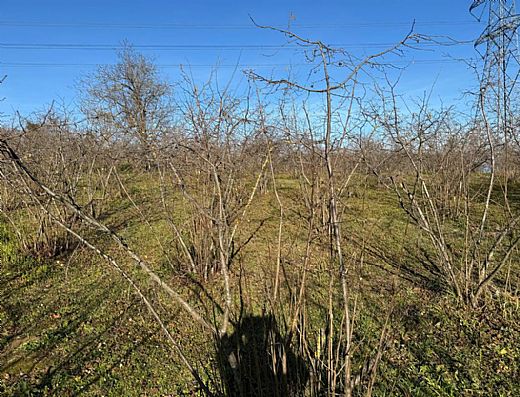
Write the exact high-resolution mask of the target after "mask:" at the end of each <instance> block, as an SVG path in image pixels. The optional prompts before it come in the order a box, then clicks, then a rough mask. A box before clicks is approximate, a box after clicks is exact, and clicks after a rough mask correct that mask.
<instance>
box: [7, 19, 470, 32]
mask: <svg viewBox="0 0 520 397" xmlns="http://www.w3.org/2000/svg"><path fill="white" fill-rule="evenodd" d="M470 24H472V25H474V24H475V21H474V20H461V21H446V20H444V21H442V20H439V21H424V22H421V21H416V22H415V25H416V26H450V25H452V26H460V25H470ZM411 25H412V21H402V22H355V23H339V24H291V27H292V28H294V29H343V28H365V27H366V28H386V27H408V26H411ZM0 26H4V27H40V28H89V29H160V30H163V29H166V30H168V29H174V30H179V29H181V30H219V29H221V30H234V29H237V30H241V29H258V28H257V27H256V26H254V25H252V24H247V25H246V24H236V25H231V24H222V25H209V24H208V25H205V24H188V23H186V24H183V23H179V24H156V23H144V24H130V23H108V22H107V23H102V22H44V21H0ZM272 26H273V27H277V28H286V27H287V26H284V25H272Z"/></svg>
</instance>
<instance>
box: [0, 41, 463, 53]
mask: <svg viewBox="0 0 520 397" xmlns="http://www.w3.org/2000/svg"><path fill="white" fill-rule="evenodd" d="M470 44H472V42H471V41H461V42H452V41H449V42H423V43H418V44H414V46H426V47H431V46H442V45H446V46H454V45H470ZM393 45H395V42H394V43H390V42H388V43H381V42H372V43H336V44H330V46H331V47H336V48H367V47H371V48H374V47H391V46H393ZM0 48H2V49H4V50H83V51H85V50H86V51H106V50H109V51H114V50H118V49H121V48H124V46H123V45H121V44H94V43H0ZM132 48H135V49H140V50H159V51H176V50H183V51H186V50H292V49H299V50H301V49H304V48H305V47H302V46H300V45H295V44H135V45H132Z"/></svg>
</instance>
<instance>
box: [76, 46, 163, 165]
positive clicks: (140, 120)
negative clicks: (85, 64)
mask: <svg viewBox="0 0 520 397" xmlns="http://www.w3.org/2000/svg"><path fill="white" fill-rule="evenodd" d="M79 90H80V93H81V109H82V111H83V112H84V113H85V115H86V116H87V119H88V120H89V121H90V122H91V123H92V125H93V126H94V127H98V131H99V133H100V134H101V135H102V136H103V137H104V138H105V139H106V140H108V141H112V142H113V141H123V142H124V143H126V144H127V145H130V147H133V146H134V145H135V146H137V147H138V154H139V156H140V157H141V158H142V159H143V160H144V161H145V164H146V166H147V168H149V167H150V166H151V165H152V163H153V156H154V154H153V153H154V145H155V144H156V143H157V140H158V139H159V138H160V136H161V134H162V133H164V131H165V130H166V129H167V128H168V127H169V126H170V121H171V118H172V114H173V108H172V105H171V101H170V99H171V94H172V89H171V87H170V85H169V84H168V83H166V82H165V81H164V80H162V78H161V77H160V75H159V73H158V70H157V66H156V65H155V64H154V63H153V62H152V61H151V60H150V59H149V58H146V57H145V56H144V55H142V54H139V53H137V52H136V51H134V50H133V49H132V47H130V46H129V45H126V44H125V46H124V47H123V49H122V50H121V51H120V52H119V54H118V62H117V63H116V64H115V65H105V66H101V67H100V68H99V69H98V70H97V71H96V73H94V74H93V75H91V76H87V77H85V78H83V80H82V81H81V82H80V85H79Z"/></svg>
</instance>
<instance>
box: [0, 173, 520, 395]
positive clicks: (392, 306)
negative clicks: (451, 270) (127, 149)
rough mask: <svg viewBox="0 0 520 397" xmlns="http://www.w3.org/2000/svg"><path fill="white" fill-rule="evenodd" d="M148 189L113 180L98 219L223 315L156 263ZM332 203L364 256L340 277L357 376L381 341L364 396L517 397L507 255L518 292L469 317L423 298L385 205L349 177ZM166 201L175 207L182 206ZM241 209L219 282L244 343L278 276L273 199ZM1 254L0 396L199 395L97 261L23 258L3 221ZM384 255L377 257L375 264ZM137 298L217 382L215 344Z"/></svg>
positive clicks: (314, 301) (263, 197)
mask: <svg viewBox="0 0 520 397" xmlns="http://www.w3.org/2000/svg"><path fill="white" fill-rule="evenodd" d="M156 181H157V178H156V177H155V176H153V175H146V174H145V175H144V176H143V175H138V176H133V175H131V174H127V175H125V184H126V186H127V191H128V192H129V195H128V196H126V197H125V196H123V197H121V198H119V199H117V200H110V202H109V203H108V204H107V206H106V210H105V212H104V213H101V214H100V216H99V218H100V219H103V221H104V223H105V224H107V225H108V226H109V227H110V228H112V229H113V230H117V231H118V233H119V234H120V235H121V236H124V238H125V239H126V240H127V241H128V243H129V245H130V246H131V247H133V249H134V250H135V251H137V252H139V253H140V255H142V256H143V257H144V258H146V259H147V260H148V261H149V263H150V264H151V265H152V266H153V267H154V269H156V270H157V271H158V272H160V274H161V277H163V278H164V279H166V280H167V281H168V282H169V283H171V284H172V285H174V286H175V288H177V289H178V290H179V291H182V293H183V295H184V296H186V297H187V299H188V300H189V302H190V304H192V305H193V306H194V307H197V308H199V309H200V310H201V311H203V312H206V314H207V315H211V310H216V309H215V308H214V307H212V305H210V304H209V302H211V301H212V300H213V299H215V300H216V301H218V302H220V303H221V294H222V289H221V288H222V282H221V277H220V276H219V275H212V276H210V277H209V279H208V281H205V282H200V279H199V281H198V282H197V281H196V280H194V279H196V275H190V274H189V273H187V272H185V271H183V270H182V269H181V268H179V267H178V266H175V265H168V264H167V263H166V257H167V256H168V252H170V253H171V252H173V251H174V250H173V249H171V247H172V245H175V241H172V239H171V235H170V234H169V233H167V232H166V230H167V225H166V223H165V220H164V218H162V217H160V216H157V214H156V211H154V209H155V208H157V206H159V205H160V197H159V196H160V194H159V186H158V183H157V182H156ZM276 181H277V186H278V189H277V190H278V192H279V195H280V199H281V201H282V202H283V203H284V208H285V212H286V213H287V214H288V215H287V217H286V218H285V222H284V223H285V224H284V228H285V229H284V230H286V232H285V233H284V236H283V241H282V247H281V248H282V253H283V257H284V266H283V280H284V281H283V283H286V285H287V287H286V289H284V291H285V293H287V294H288V295H292V294H294V293H295V291H296V289H297V286H298V285H299V282H300V280H301V272H302V269H301V267H300V264H299V263H298V257H299V256H300V255H301V254H302V252H303V250H304V249H305V234H304V233H303V234H302V233H301V230H302V228H303V227H304V223H303V220H302V219H301V214H300V211H301V208H300V207H301V204H300V202H299V201H298V197H299V187H298V185H299V182H298V180H297V179H293V178H291V177H289V176H279V177H277V179H276ZM513 193H514V192H513ZM130 198H131V200H130ZM342 200H343V201H344V205H345V209H344V218H343V219H344V220H343V230H344V233H345V237H344V239H345V250H346V255H352V256H355V255H357V254H359V253H360V252H361V251H360V245H363V246H364V247H365V250H364V251H363V252H365V254H364V255H365V258H364V259H363V260H361V261H359V260H357V261H356V269H353V270H352V271H351V272H352V274H355V277H356V278H359V282H356V287H355V288H356V289H357V290H359V291H362V292H363V294H362V295H360V296H361V297H360V298H359V301H358V303H357V305H358V309H357V312H358V313H359V314H358V315H357V317H358V318H357V319H356V329H355V334H356V340H357V341H358V342H357V347H356V349H357V351H356V353H355V354H356V358H355V362H354V367H355V368H357V366H360V365H362V364H363V360H364V358H365V357H366V356H369V355H370V354H371V353H372V351H373V350H374V349H377V347H378V343H379V342H378V340H379V338H380V336H381V330H382V329H383V327H385V329H386V331H385V338H384V344H383V346H382V347H381V351H382V356H381V362H380V364H379V368H378V373H377V377H376V380H375V384H374V389H373V395H377V396H383V395H384V396H406V395H409V396H432V395H439V396H460V395H467V396H477V395H481V396H490V395H497V396H498V395H500V396H513V395H518V394H519V393H520V382H519V379H520V372H519V371H520V343H518V341H519V336H520V308H519V304H518V298H513V296H517V293H518V291H517V288H518V285H519V284H518V278H517V277H518V266H519V263H518V256H515V258H514V261H513V263H512V268H511V269H510V270H508V273H507V274H506V272H503V274H502V275H501V276H500V278H499V281H498V282H499V283H505V280H506V277H510V278H512V279H509V281H508V283H509V285H511V286H516V287H514V288H516V290H515V289H513V290H511V292H508V294H507V295H503V296H502V295H500V296H497V297H496V299H487V301H486V304H484V305H483V306H481V307H480V308H479V309H478V310H467V308H466V307H465V306H464V305H461V304H460V302H458V301H457V300H456V299H455V297H454V296H453V295H452V294H451V293H449V292H446V291H443V290H442V289H440V287H439V286H438V285H435V283H434V282H433V281H434V280H435V278H434V277H432V274H431V273H428V266H427V263H424V261H426V258H427V253H426V254H424V256H423V255H422V254H421V255H415V254H414V253H413V252H414V251H413V249H415V250H416V252H417V247H418V246H419V241H420V237H419V235H418V232H417V231H414V229H413V228H412V227H409V228H406V227H403V226H406V224H407V218H406V216H405V215H404V214H403V213H402V211H400V209H399V207H398V204H397V202H396V200H395V197H394V195H393V193H392V192H389V191H387V190H386V189H384V188H383V187H381V186H378V184H377V182H376V181H374V180H372V179H371V178H361V177H359V178H356V180H355V181H354V182H353V183H352V184H351V186H350V187H349V193H348V194H346V195H345V197H344V198H342ZM177 201H179V202H180V203H182V199H181V198H177ZM251 208H253V209H254V210H252V211H250V212H249V213H248V215H247V224H248V227H247V228H244V230H241V233H243V236H248V235H250V234H251V233H252V232H254V235H253V237H252V239H251V242H250V244H248V245H247V247H246V248H245V251H244V252H241V253H240V258H238V260H237V264H236V265H235V266H236V267H233V268H231V273H230V276H231V284H232V286H233V289H234V290H237V289H239V288H240V301H237V302H234V304H235V305H237V307H238V306H240V316H241V317H242V319H244V318H245V319H247V318H249V319H250V321H252V322H251V324H253V325H254V328H252V329H251V330H250V332H251V335H249V337H250V338H254V335H255V333H257V332H258V333H261V331H260V330H259V328H261V324H264V323H263V321H264V320H265V319H266V318H268V317H267V313H268V312H269V303H268V302H267V301H266V296H270V294H269V293H268V292H266V291H270V290H272V280H273V272H274V269H275V266H274V264H275V263H276V246H277V231H278V212H279V209H278V205H277V200H276V197H275V194H274V193H273V190H272V189H267V191H265V192H263V193H262V194H259V195H258V196H256V197H255V198H254V205H252V207H251ZM187 211H188V210H187V208H183V207H182V206H177V207H176V213H175V214H174V217H175V218H176V219H178V220H179V222H181V224H182V222H183V221H182V219H183V218H187V216H186V215H185V214H186V212H187ZM497 216H498V215H497ZM143 220H146V222H145V221H143ZM367 230H369V231H370V232H369V233H366V231H367ZM363 236H364V237H363ZM367 236H369V237H367ZM94 238H95V239H96V240H95V241H96V245H98V244H99V245H100V246H102V247H103V249H104V250H105V251H107V252H110V253H111V254H112V255H113V256H114V257H116V258H118V260H121V261H122V262H124V261H125V259H124V255H123V253H121V252H120V250H118V248H117V246H115V244H113V243H110V241H107V240H106V239H103V238H102V237H100V236H97V237H95V236H94ZM240 238H244V237H242V236H241V237H240ZM0 242H1V245H0V260H1V267H0V294H1V295H0V302H1V304H0V330H1V331H0V372H1V380H0V394H2V395H5V396H51V395H52V396H73V395H92V396H101V395H105V396H119V395H125V396H134V395H135V396H156V395H157V396H177V395H186V396H190V395H197V390H198V386H197V385H196V384H194V382H193V380H192V379H191V375H190V373H189V371H187V370H186V368H185V366H183V365H182V362H180V360H179V358H178V356H177V354H176V353H175V351H172V350H171V349H170V348H169V346H168V343H167V341H166V339H165V338H164V336H163V334H162V333H161V330H160V328H159V327H158V326H157V324H156V322H154V321H153V319H152V318H151V316H150V314H149V312H148V310H147V308H146V307H145V306H144V305H143V303H142V301H141V299H140V298H139V297H138V296H136V294H135V293H134V291H133V290H132V289H131V288H130V287H129V286H128V283H127V282H126V280H125V279H124V278H123V277H121V276H120V274H118V273H117V272H115V271H113V270H112V269H111V268H110V267H109V266H107V265H106V263H105V261H104V260H103V259H102V258H101V257H99V256H97V255H95V254H93V253H92V251H91V250H89V249H88V248H87V247H85V246H83V245H82V244H78V243H74V244H72V245H71V246H70V247H69V248H68V250H67V251H65V252H60V253H59V254H57V255H55V256H53V257H52V258H38V257H35V256H29V255H24V254H23V252H22V251H21V249H20V247H19V245H18V242H17V239H16V238H15V235H14V233H13V231H12V230H11V228H10V227H9V225H8V224H7V222H6V221H4V223H3V224H2V227H1V229H0ZM316 246H317V247H319V243H316ZM414 247H415V248H414ZM424 247H425V249H427V248H426V247H427V246H426V245H425V246H424ZM319 251H320V248H316V253H315V254H314V257H315V259H314V260H313V261H311V263H312V265H311V266H310V267H309V269H308V270H307V271H308V273H309V275H308V281H307V285H308V288H307V291H306V298H305V299H306V301H307V302H308V304H307V307H306V311H307V320H306V321H308V322H309V323H310V324H311V325H312V324H313V323H315V326H311V327H309V331H308V332H314V334H309V335H307V336H308V338H309V340H311V341H313V342H312V343H314V344H316V343H317V344H319V342H317V338H319V333H320V331H321V330H320V324H322V321H321V320H320V316H323V313H322V312H323V310H326V307H327V299H328V293H327V283H328V279H327V277H326V276H324V274H322V273H325V270H324V268H325V267H326V266H327V263H326V260H325V261H324V260H320V255H322V254H320V252H319ZM382 251H384V252H385V258H381V257H380V256H378V255H377V253H378V252H382ZM324 255H325V254H324ZM141 277H142V276H141ZM515 277H516V278H515ZM432 280H433V281H432ZM144 285H145V286H146V287H145V291H146V293H147V295H148V296H151V297H152V298H151V299H152V300H153V302H154V304H155V305H156V306H159V307H160V310H161V313H162V314H163V319H164V321H165V324H166V326H167V327H168V329H169V330H170V331H171V333H172V335H173V336H174V338H175V339H176V340H177V341H178V342H179V343H180V344H181V345H182V347H183V350H184V353H185V354H186V356H187V357H188V358H189V360H190V361H191V362H193V363H195V366H196V367H197V368H198V369H199V372H200V373H201V374H202V376H205V377H207V378H212V377H217V376H218V373H219V372H218V366H217V365H216V364H215V363H216V362H217V361H218V355H219V354H220V352H219V349H218V348H217V347H216V344H215V341H214V340H212V338H211V336H208V334H207V333H206V332H204V330H203V329H202V328H201V327H199V326H198V325H196V324H194V323H193V321H192V320H191V319H190V318H189V316H188V315H187V314H186V313H185V312H183V311H181V310H180V309H179V306H178V305H177V304H175V303H174V302H172V300H171V299H168V298H167V297H165V296H164V295H162V294H161V293H160V292H159V291H158V288H157V287H156V286H154V285H153V284H150V283H149V282H146V280H144ZM496 293H497V294H499V292H498V290H497V292H496ZM235 297H236V296H235ZM337 298H338V299H339V297H337ZM237 299H238V298H237ZM291 299H294V298H291V297H288V298H287V302H290V301H291ZM286 306H287V307H281V308H277V310H279V312H280V313H286V314H287V313H289V311H290V309H289V306H290V304H289V303H287V304H286ZM242 311H243V312H242ZM237 313H238V311H237ZM235 315H236V314H235ZM262 319H263V320H262ZM235 320H238V319H237V318H235ZM255 321H256V323H255ZM279 328H280V329H281V332H282V333H283V332H286V331H287V330H286V329H284V327H282V326H280V325H279ZM230 338H232V336H231V337H230ZM310 343H311V342H310ZM256 354H261V353H258V352H256ZM260 357H261V356H260ZM267 395H271V394H267Z"/></svg>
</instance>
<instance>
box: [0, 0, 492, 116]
mask: <svg viewBox="0 0 520 397" xmlns="http://www.w3.org/2000/svg"><path fill="white" fill-rule="evenodd" d="M469 5H470V1H469V0H468V1H465V0H458V1H453V0H450V1H448V0H435V1H433V0H431V1H417V0H415V1H410V0H396V1H383V0H364V1H347V0H342V1H341V0H339V1H336V0H335V1H324V0H322V1H318V0H315V1H307V0H298V1H272V0H268V1H260V0H257V1H245V0H242V1H224V0H222V1H197V0H192V1H166V0H164V1H157V0H148V1H141V0H134V1H108V0H104V1H100V0H89V1H70V0H69V1H65V0H59V1H58V0H46V1H40V0H38V1H36V0H34V1H23V0H18V1H14V0H2V5H1V13H0V74H1V75H4V74H6V75H7V79H6V81H5V82H4V84H3V85H1V86H0V97H5V99H4V101H3V102H1V103H0V112H3V113H4V114H12V113H13V112H14V111H17V110H18V111H20V112H21V113H22V114H29V113H30V112H32V111H35V110H41V109H42V108H44V106H45V105H46V104H49V103H50V102H51V101H52V100H53V99H57V100H60V101H63V102H65V103H66V104H74V99H75V97H76V91H75V88H74V86H75V82H77V80H78V79H79V78H80V77H81V76H83V75H85V74H86V73H89V72H92V71H93V70H95V67H96V66H95V65H96V64H107V63H113V62H115V61H116V53H115V51H114V49H113V47H114V46H117V45H119V44H120V43H121V42H122V41H123V40H127V41H129V42H130V43H132V44H134V45H135V46H136V49H137V50H139V51H141V52H143V53H145V54H146V55H149V56H151V57H153V58H154V60H155V62H156V63H157V64H158V65H160V66H161V72H162V74H163V75H164V77H165V78H167V79H169V80H171V81H172V82H173V81H175V80H176V79H178V78H179V68H178V67H177V66H176V65H178V64H183V65H192V71H193V74H194V76H195V77H196V78H197V79H206V78H207V76H208V74H209V72H210V70H211V65H215V64H217V63H218V64H220V65H222V66H221V67H220V72H219V76H220V77H221V78H223V79H225V78H227V77H229V74H230V73H231V71H232V70H233V68H232V67H231V65H234V64H236V63H239V64H240V65H244V67H246V66H250V65H252V68H253V69H256V70H258V71H260V72H263V73H267V74H272V73H275V74H280V75H283V74H284V73H285V72H286V70H287V68H288V67H289V65H291V68H293V69H298V67H299V66H300V65H301V64H302V58H301V57H299V54H298V53H296V51H295V50H294V49H287V48H286V49H273V48H269V47H266V48H261V46H276V45H280V44H283V43H284V42H285V41H284V38H283V37H282V36H280V35H278V34H275V33H273V32H267V31H264V30H260V29H257V28H255V27H254V26H253V25H252V23H251V21H250V19H249V15H251V16H253V17H254V18H255V19H256V21H257V22H258V23H261V24H271V25H277V26H287V24H288V23H289V22H290V23H291V25H292V29H293V30H294V31H295V32H297V33H299V34H300V35H302V36H306V37H310V38H316V39H320V40H322V41H324V42H328V43H332V44H340V45H342V46H344V47H345V48H346V49H347V50H350V51H353V52H354V53H355V54H358V55H362V54H365V53H366V54H368V53H371V52H378V51H380V50H381V49H383V48H384V47H385V45H390V44H391V43H393V42H395V41H398V40H399V39H401V38H402V37H403V36H404V35H405V34H406V33H407V32H408V31H409V29H410V26H411V24H412V21H413V20H414V19H415V20H416V31H417V32H419V33H424V34H429V35H448V36H451V37H453V38H455V39H458V40H471V39H475V38H476V37H478V35H479V34H480V32H481V31H482V30H483V28H484V26H483V24H482V23H478V22H477V21H476V20H475V19H474V18H473V17H472V16H471V15H470V14H469V12H468V8H469ZM64 44H66V45H74V48H70V46H69V47H66V48H59V47H60V46H62V45H64ZM93 46H94V47H93ZM96 46H97V47H96ZM100 46H101V47H100ZM161 46H162V47H161ZM226 46H227V47H226ZM259 47H260V48H259ZM475 55H476V53H475V50H474V49H473V46H472V45H471V44H466V45H457V46H453V47H435V46H428V47H425V49H424V50H423V51H407V52H406V53H405V55H404V57H403V58H402V59H400V60H399V61H398V64H399V65H400V66H404V65H406V64H409V63H410V66H409V67H408V68H407V69H406V71H405V72H404V74H403V77H402V78H401V83H400V88H399V89H400V91H401V92H403V93H405V94H406V95H411V96H413V95H421V93H422V92H424V91H425V90H428V89H429V88H430V87H431V86H432V84H434V83H435V89H434V96H435V97H436V98H437V99H438V100H439V101H440V100H442V101H443V102H444V103H447V104H449V103H452V102H455V101H456V100H457V99H458V98H460V93H461V92H462V91H463V90H466V89H469V88H473V87H474V86H475V82H474V77H473V75H472V74H471V72H470V71H469V70H468V68H467V67H466V66H465V65H464V64H463V63H461V62H456V61H454V60H453V58H464V59H467V58H469V57H474V56H475ZM244 67H242V66H241V67H240V69H243V68H244Z"/></svg>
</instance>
